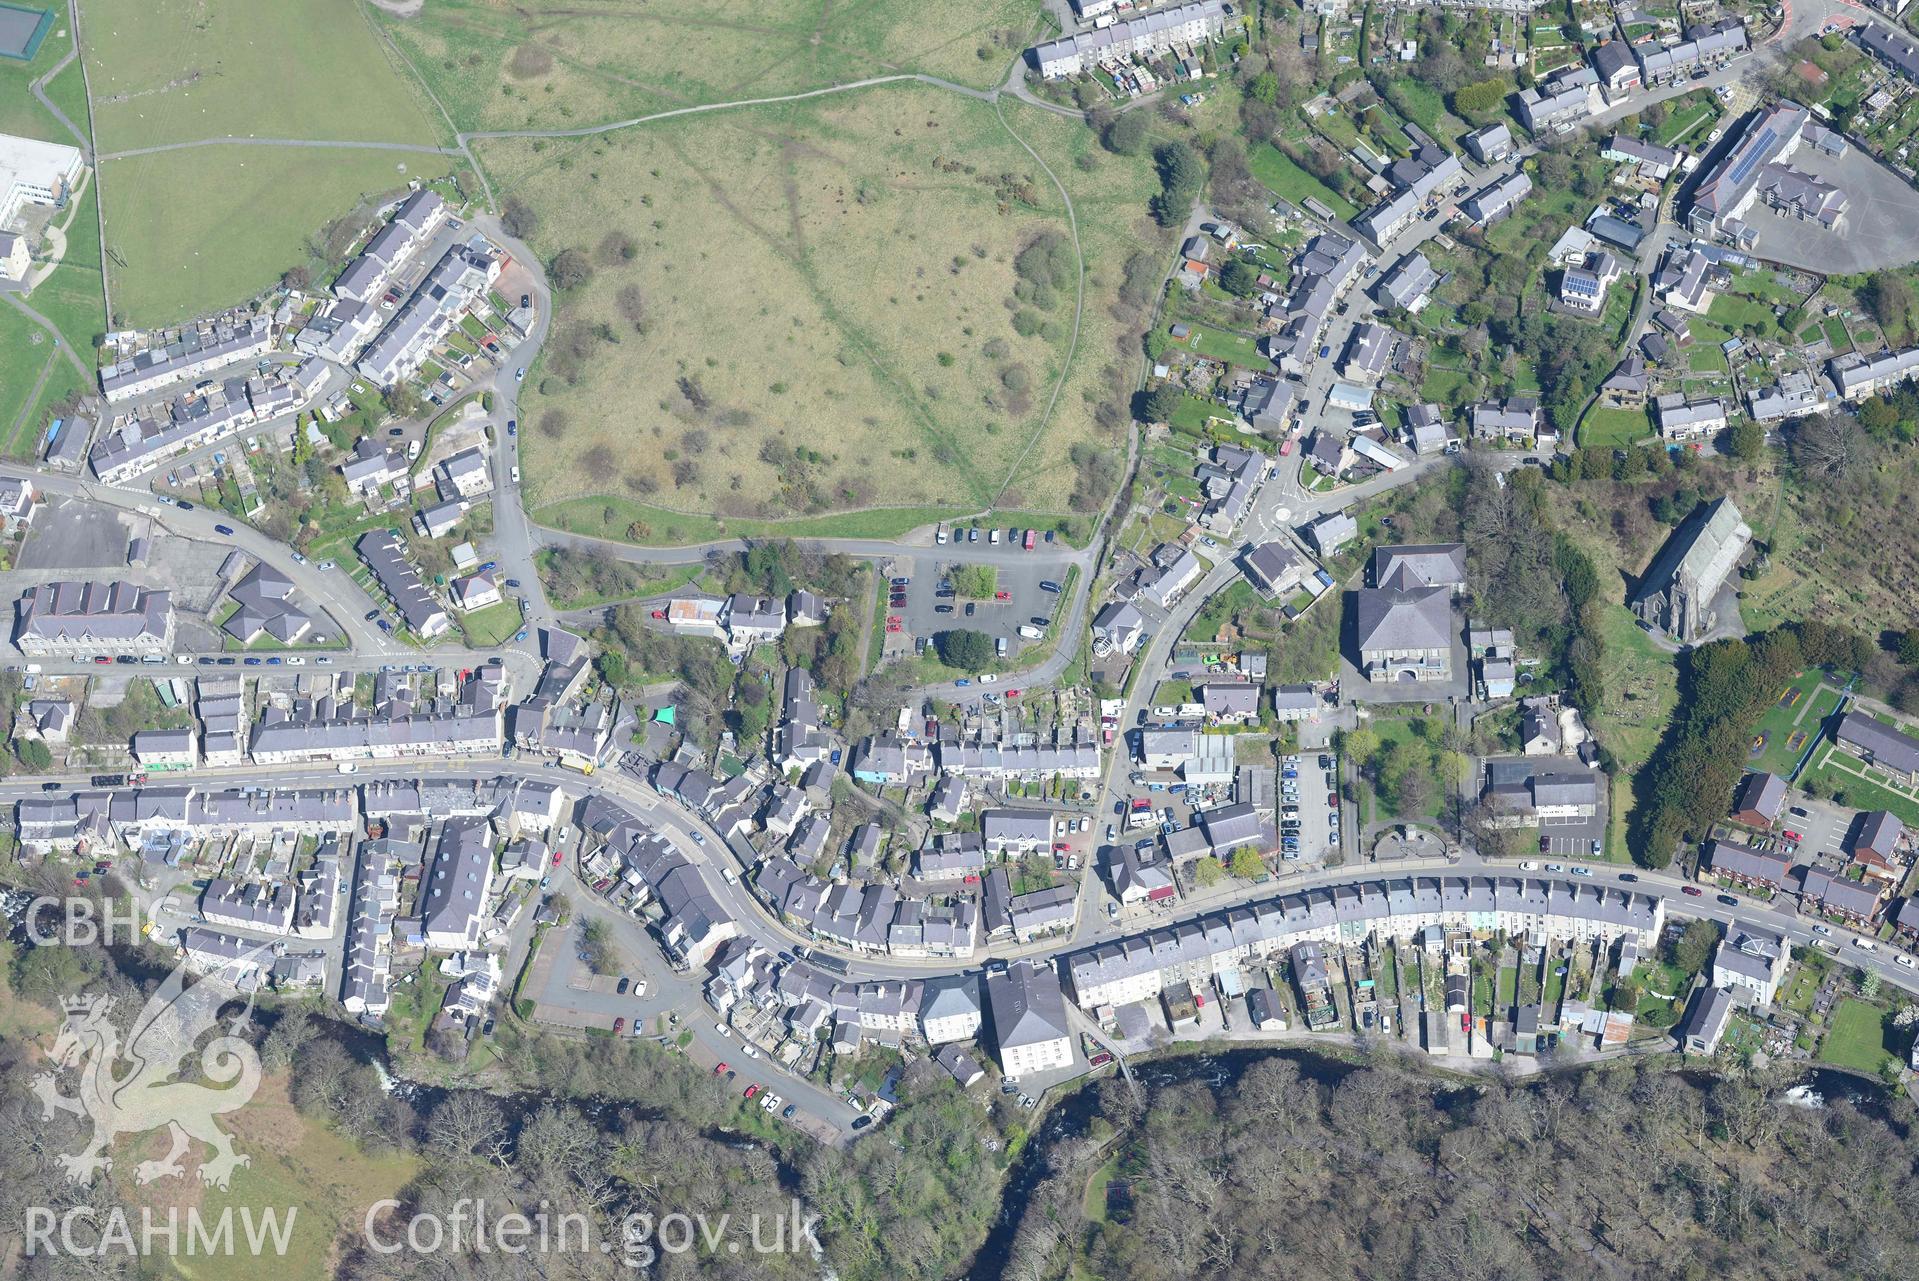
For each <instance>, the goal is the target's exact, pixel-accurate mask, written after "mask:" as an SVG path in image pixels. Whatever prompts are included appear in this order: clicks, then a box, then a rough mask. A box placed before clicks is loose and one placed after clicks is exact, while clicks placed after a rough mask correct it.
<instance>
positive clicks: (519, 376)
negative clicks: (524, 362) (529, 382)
mask: <svg viewBox="0 0 1919 1281" xmlns="http://www.w3.org/2000/svg"><path fill="white" fill-rule="evenodd" d="M513 381H514V382H516V383H517V382H525V381H526V370H524V369H516V370H514V371H513Z"/></svg>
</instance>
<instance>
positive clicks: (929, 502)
mask: <svg viewBox="0 0 1919 1281" xmlns="http://www.w3.org/2000/svg"><path fill="white" fill-rule="evenodd" d="M1009 119H1011V120H1013V123H1014V124H1015V126H1016V127H1018V128H1020V129H1021V130H1022V131H1025V132H1026V133H1027V136H1028V137H1029V139H1030V140H1031V141H1032V142H1033V145H1034V146H1035V147H1036V148H1037V149H1039V150H1040V152H1041V154H1042V155H1045V156H1047V158H1048V163H1049V164H1050V165H1051V167H1052V168H1053V170H1054V171H1055V172H1057V173H1060V174H1062V175H1063V176H1065V177H1066V179H1067V180H1068V181H1069V182H1070V183H1072V189H1073V193H1074V197H1075V204H1076V206H1077V208H1078V213H1079V218H1080V230H1081V233H1082V237H1083V239H1084V240H1085V242H1086V250H1087V257H1088V266H1089V274H1090V276H1091V277H1092V278H1093V279H1092V282H1091V283H1089V290H1088V299H1087V313H1086V321H1085V326H1084V332H1083V333H1082V335H1081V341H1080V345H1079V355H1078V358H1077V359H1076V361H1075V362H1074V366H1073V368H1072V369H1071V370H1070V371H1069V370H1068V369H1067V353H1068V349H1069V346H1070V340H1071V335H1072V326H1073V297H1072V285H1071V271H1070V266H1071V259H1070V237H1069V234H1068V226H1067V220H1066V213H1065V207H1064V205H1063V203H1062V201H1061V200H1060V196H1059V193H1058V191H1057V190H1056V189H1055V188H1054V186H1053V183H1052V181H1051V180H1050V179H1049V178H1048V177H1047V176H1046V174H1045V172H1044V171H1043V170H1041V169H1040V168H1039V167H1038V166H1036V165H1035V164H1034V162H1033V159H1032V157H1031V156H1029V155H1028V154H1027V153H1026V152H1025V151H1024V150H1023V149H1021V148H1020V146H1019V145H1018V143H1017V142H1016V141H1015V140H1014V139H1013V138H1012V137H1011V136H1010V135H1009V134H1008V133H1007V131H1006V130H1005V128H1003V127H1002V125H1001V124H1000V122H999V120H998V119H997V117H996V116H995V113H994V111H993V109H992V108H991V107H990V106H988V105H987V104H984V103H981V102H977V101H974V100H970V99H966V98H962V97H960V96H958V95H955V94H952V93H950V92H945V91H937V90H933V89H927V88H920V87H916V86H887V87H883V88H878V89H873V90H870V91H865V92H861V93H856V94H850V95H846V96H843V97H833V98H827V99H819V100H815V101H811V102H808V103H804V104H789V105H783V106H779V107H772V108H756V109H752V110H750V111H742V112H728V113H724V114H719V115H711V116H703V117H695V118H691V119H686V120H676V121H671V122H665V123H663V124H661V125H658V126H645V127H642V128H638V129H633V130H627V131H622V132H619V133H615V134H610V135H605V136H602V137H599V138H595V139H592V140H589V141H586V142H579V143H570V144H564V145H562V144H553V143H546V144H542V143H537V142H526V141H521V140H511V141H504V142H491V143H487V144H484V146H483V149H482V151H481V157H480V158H481V161H482V163H483V164H485V165H487V167H488V168H489V169H490V171H491V172H492V173H493V174H494V177H495V180H496V184H497V185H498V187H499V188H500V189H501V190H502V192H503V194H504V195H506V196H508V197H510V198H513V199H517V200H522V201H525V202H526V203H527V204H529V205H530V206H532V207H533V208H534V209H535V210H536V212H537V214H538V216H539V230H538V232H537V235H536V237H535V248H536V250H537V251H538V252H540V253H541V254H542V256H545V257H549V258H550V257H552V256H553V255H555V254H558V253H560V252H562V251H564V250H568V249H579V250H582V251H584V252H585V253H587V254H588V255H590V256H591V257H592V259H593V261H594V262H595V264H596V265H595V266H594V268H593V272H592V276H591V279H590V280H589V281H588V282H587V283H586V284H584V285H581V286H579V287H577V288H575V289H573V290H571V291H569V292H567V293H565V294H563V295H561V297H560V301H559V304H558V309H557V316H556V322H555V333H554V336H553V337H552V339H551V340H550V341H549V342H548V344H547V350H546V352H545V353H544V354H543V355H542V358H541V363H540V365H539V367H538V368H536V369H535V370H534V371H533V372H532V374H530V375H529V377H528V380H527V384H528V388H529V395H528V397H527V399H526V402H525V403H524V405H523V410H524V413H523V420H524V425H523V427H522V432H521V436H522V445H523V449H524V457H525V466H526V468H527V482H528V488H529V490H530V491H531V494H532V502H533V505H534V508H535V514H536V517H537V518H539V519H541V520H544V521H548V522H551V523H554V524H562V525H565V526H566V527H570V528H577V529H581V530H582V532H591V533H596V534H605V535H609V536H614V537H630V538H633V539H635V540H637V541H642V542H647V541H672V542H682V541H689V540H693V539H697V538H700V537H716V536H721V535H723V534H725V533H727V532H728V531H729V526H728V524H727V522H729V521H734V522H739V524H738V526H737V528H738V529H744V528H748V527H754V526H758V525H760V524H762V523H763V522H766V521H769V520H772V521H783V520H792V519H796V518H808V517H812V518H817V517H820V516H823V515H826V514H827V513H831V512H835V511H857V512H865V511H867V509H873V508H916V509H923V510H922V511H921V512H914V513H907V514H904V515H903V516H902V519H907V520H909V521H910V523H913V524H918V523H925V522H926V521H928V520H931V519H937V518H938V517H939V515H941V514H943V513H946V514H950V513H951V512H953V511H964V510H977V509H979V508H983V507H987V506H990V505H993V504H994V503H996V502H998V503H1000V504H1001V505H1003V506H1005V507H1008V508H1020V509H1026V510H1031V511H1038V512H1051V513H1060V514H1064V513H1065V512H1066V511H1067V506H1068V498H1069V496H1070V494H1071V492H1072V490H1073V488H1074V483H1075V476H1076V472H1075V468H1074V465H1073V463H1072V462H1071V461H1070V459H1069V454H1070V452H1071V446H1072V445H1073V444H1074V443H1075V442H1077V441H1086V440H1090V439H1091V438H1092V437H1093V434H1094V426H1093V416H1092V409H1093V403H1092V402H1091V401H1089V400H1088V396H1089V395H1090V396H1092V397H1095V398H1097V396H1098V395H1099V394H1100V388H1099V385H1098V378H1097V375H1096V374H1095V373H1093V372H1089V371H1097V370H1098V369H1099V367H1100V364H1101V363H1102V362H1105V363H1110V362H1111V360H1112V359H1113V353H1114V350H1115V348H1114V345H1113V344H1114V338H1115V326H1116V322H1114V321H1113V320H1112V319H1111V318H1110V317H1109V316H1108V315H1107V314H1106V310H1107V308H1109V307H1110V306H1111V304H1112V300H1113V297H1114V296H1115V293H1116V290H1117V287H1118V282H1119V278H1120V274H1121V272H1120V269H1121V267H1122V265H1123V263H1124V261H1125V253H1126V251H1127V248H1128V245H1129V244H1131V243H1136V242H1133V241H1132V239H1131V237H1132V232H1131V230H1130V224H1131V222H1132V221H1134V220H1136V219H1137V218H1138V217H1139V215H1140V212H1141V205H1140V200H1139V195H1138V193H1139V191H1141V190H1143V189H1145V188H1144V186H1143V181H1144V179H1143V174H1142V172H1141V167H1140V164H1139V163H1136V162H1132V161H1120V160H1117V159H1110V163H1102V162H1100V161H1095V162H1094V165H1093V168H1092V169H1091V170H1082V169H1076V168H1075V167H1074V164H1073V159H1074V156H1073V151H1074V148H1075V147H1077V146H1079V145H1081V143H1082V142H1083V141H1090V138H1089V137H1088V134H1087V131H1086V130H1085V129H1084V128H1083V127H1080V126H1068V125H1064V124H1061V125H1059V126H1057V127H1055V126H1054V125H1053V124H1052V123H1051V120H1052V118H1051V117H1047V116H1044V115H1043V114H1042V113H1039V112H1028V113H1024V114H1021V115H1018V116H1017V117H1015V116H1013V115H1012V113H1010V112H1009ZM1069 131H1070V132H1069ZM1121 223H1124V224H1126V225H1119V224H1121ZM1047 235H1050V236H1053V237H1057V238H1058V240H1059V242H1060V243H1061V244H1062V245H1063V246H1064V248H1063V252H1064V254H1065V255H1066V261H1067V270H1066V272H1065V275H1064V280H1063V287H1062V288H1060V289H1058V290H1056V291H1052V292H1051V294H1050V296H1048V297H1046V298H1044V299H1041V300H1039V301H1037V302H1035V303H1033V304H1030V305H1029V304H1028V303H1018V304H1017V305H1015V299H1014V291H1015V284H1016V273H1015V271H1014V267H1013V259H1014V257H1015V256H1016V255H1017V254H1018V253H1019V252H1020V250H1021V249H1022V248H1023V247H1025V246H1027V245H1029V244H1031V243H1032V242H1033V241H1034V240H1035V238H1038V237H1041V236H1047ZM620 237H624V239H625V241H626V244H625V247H624V250H625V251H622V250H621V248H620V246H619V243H618V238H620ZM1016 320H1017V321H1018V327H1017V328H1016V325H1015V321H1016ZM1022 330H1023V331H1024V332H1022ZM1063 372H1065V373H1067V375H1068V376H1067V381H1066V384H1065V386H1064V387H1063V388H1062V394H1061V395H1060V398H1059V403H1058V407H1057V409H1056V410H1055V412H1054V413H1053V415H1052V416H1051V417H1050V418H1048V417H1047V416H1046V410H1047V406H1048V402H1049V400H1050V398H1051V395H1052V390H1053V388H1054V386H1055V384H1056V383H1057V382H1058V381H1059V379H1060V377H1061V375H1062V373H1063ZM1109 372H1110V371H1109ZM1117 381H1118V380H1117V379H1113V380H1111V382H1110V383H1109V386H1108V388H1107V394H1108V395H1109V396H1110V395H1111V394H1112V392H1111V386H1112V385H1113V384H1116V383H1117ZM1106 443H1107V445H1108V446H1109V447H1110V446H1112V445H1114V444H1116V443H1117V442H1116V441H1115V440H1108V441H1107V442H1106ZM1009 481H1010V483H1009ZM646 509H654V514H652V515H649V514H648V511H647V510H646ZM609 511H611V512H613V513H614V514H613V515H612V516H610V517H609V516H608V515H607V514H606V513H607V512H609ZM692 512H698V513H703V514H704V515H703V516H702V517H700V518H692V519H687V518H684V517H681V516H679V515H678V513H692ZM870 514H871V515H874V516H878V515H880V513H870ZM628 515H630V516H631V517H632V519H631V520H630V521H626V523H625V524H621V521H622V520H623V519H624V518H625V517H627V516H628ZM712 518H717V519H712ZM862 523H866V522H864V521H862ZM884 523H887V524H889V525H890V524H892V523H894V522H892V521H891V520H890V519H889V520H887V521H885V522H884ZM628 526H631V527H630V528H629V527H628Z"/></svg>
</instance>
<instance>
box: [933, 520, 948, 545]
mask: <svg viewBox="0 0 1919 1281" xmlns="http://www.w3.org/2000/svg"><path fill="white" fill-rule="evenodd" d="M933 537H934V538H935V539H936V540H938V542H939V545H940V546H941V547H944V546H946V526H944V525H941V526H939V528H938V530H937V532H935V533H934V535H933Z"/></svg>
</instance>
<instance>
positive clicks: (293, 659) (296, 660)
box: [287, 654, 307, 667]
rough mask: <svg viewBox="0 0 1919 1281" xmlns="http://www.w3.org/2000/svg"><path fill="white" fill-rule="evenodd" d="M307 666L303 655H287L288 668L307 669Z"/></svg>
mask: <svg viewBox="0 0 1919 1281" xmlns="http://www.w3.org/2000/svg"><path fill="white" fill-rule="evenodd" d="M306 665H307V661H306V659H305V658H304V657H302V656H301V655H299V654H289V655H287V666H288V667H305V666H306Z"/></svg>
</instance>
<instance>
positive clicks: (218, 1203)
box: [113, 1074, 419, 1281]
mask: <svg viewBox="0 0 1919 1281" xmlns="http://www.w3.org/2000/svg"><path fill="white" fill-rule="evenodd" d="M221 1127H222V1128H223V1129H225V1130H227V1131H228V1132H229V1133H231V1134H232V1135H233V1140H234V1147H235V1149H236V1150H237V1151H240V1152H244V1153H245V1154H246V1155H247V1156H248V1157H249V1158H251V1162H250V1164H248V1165H246V1166H244V1167H242V1168H241V1169H239V1170H237V1171H235V1172H234V1175H233V1184H232V1187H231V1188H230V1189H229V1190H227V1191H225V1192H222V1191H219V1190H218V1189H214V1188H205V1187H203V1186H202V1185H201V1183H200V1182H199V1180H198V1179H197V1178H196V1177H195V1169H196V1167H195V1165H194V1162H195V1161H196V1160H200V1159H204V1157H205V1155H206V1153H205V1150H204V1149H203V1148H200V1147H198V1146H197V1145H196V1147H195V1148H194V1150H193V1151H192V1152H191V1153H190V1154H189V1155H188V1156H187V1157H186V1158H184V1164H185V1166H186V1173H185V1174H184V1175H183V1176H180V1177H177V1178H171V1179H164V1180H160V1181H158V1182H155V1183H152V1184H149V1185H147V1186H145V1187H140V1186H138V1185H137V1184H135V1182H134V1179H133V1169H134V1164H135V1161H136V1159H138V1158H145V1157H148V1156H156V1157H157V1156H159V1155H162V1154H163V1153H164V1152H165V1151H166V1143H167V1140H166V1132H165V1131H164V1130H160V1131H149V1132H148V1133H146V1134H144V1135H141V1136H140V1137H139V1138H138V1139H135V1140H133V1141H132V1142H131V1143H130V1144H128V1145H127V1148H128V1150H127V1151H126V1152H125V1153H124V1154H122V1153H116V1154H115V1156H116V1159H115V1161H114V1166H113V1179H114V1184H115V1187H116V1190H117V1191H118V1192H119V1193H120V1194H121V1195H122V1196H124V1197H125V1198H126V1199H127V1201H128V1203H129V1204H130V1205H145V1206H151V1207H153V1209H154V1211H155V1213H156V1217H157V1218H159V1220H160V1221H162V1222H164V1216H165V1214H166V1210H167V1208H168V1207H169V1206H171V1207H175V1208H178V1209H179V1210H181V1211H182V1217H183V1218H184V1211H185V1209H186V1208H187V1207H188V1206H197V1207H198V1209H199V1213H200V1215H201V1218H202V1221H203V1222H207V1223H212V1222H214V1221H216V1220H217V1219H218V1217H219V1215H220V1213H221V1211H222V1210H224V1209H226V1208H229V1207H231V1208H232V1209H233V1211H234V1236H235V1239H236V1241H240V1240H243V1234H242V1227H241V1225H242V1220H241V1218H240V1214H241V1211H242V1209H243V1208H244V1209H245V1210H247V1211H250V1212H251V1213H252V1214H253V1215H254V1216H255V1222H258V1221H259V1216H260V1214H261V1213H262V1211H264V1210H266V1209H267V1208H268V1207H271V1208H272V1209H273V1210H275V1211H277V1212H278V1213H279V1215H280V1216H281V1218H280V1222H281V1223H283V1224H284V1223H285V1222H286V1221H287V1218H288V1211H289V1210H290V1209H295V1208H296V1207H297V1210H296V1212H295V1213H294V1214H293V1215H292V1216H291V1217H292V1220H293V1223H292V1231H291V1232H290V1234H289V1239H288V1245H287V1249H286V1252H285V1255H284V1256H283V1257H274V1256H273V1255H271V1254H269V1255H268V1256H267V1257H269V1258H273V1268H272V1275H273V1276H274V1277H276V1278H279V1281H321V1278H325V1277H328V1276H331V1275H332V1273H333V1266H334V1263H335V1261H336V1260H335V1249H336V1242H338V1241H340V1240H342V1239H357V1238H358V1234H359V1232H360V1225H361V1223H362V1221H363V1220H364V1219H365V1217H366V1215H367V1212H368V1207H369V1206H371V1205H373V1204H374V1203H375V1202H376V1201H380V1200H383V1199H385V1198H388V1197H392V1196H395V1195H397V1194H398V1193H399V1191H400V1189H401V1188H403V1187H405V1186H406V1184H407V1183H408V1182H409V1181H410V1180H411V1179H412V1178H413V1177H414V1175H416V1174H417V1173H418V1172H419V1163H418V1162H417V1161H416V1160H415V1158H413V1157H412V1156H410V1155H406V1154H404V1153H391V1154H386V1155H381V1156H373V1155H369V1154H367V1153H365V1152H362V1151H361V1150H360V1149H359V1148H358V1147H357V1146H356V1145H355V1144H354V1143H353V1142H352V1141H351V1140H350V1139H347V1138H344V1137H342V1136H341V1135H339V1134H336V1133H335V1132H334V1131H332V1130H330V1129H328V1128H327V1127H325V1126H323V1125H321V1124H319V1123H318V1122H316V1121H314V1120H313V1119H311V1118H310V1117H306V1116H303V1115H301V1114H300V1113H299V1112H298V1111H296V1110H295V1109H294V1107H293V1104H292V1103H291V1102H290V1101H289V1100H288V1098H287V1082H286V1077H285V1076H284V1075H277V1074H276V1075H273V1076H269V1077H266V1078H265V1079H264V1080H263V1081H261V1083H260V1090H259V1093H257V1094H256V1095H254V1097H253V1100H252V1102H250V1103H248V1104H247V1105H246V1106H245V1107H243V1108H240V1109H239V1110H237V1111H234V1112H231V1113H228V1114H227V1115H225V1116H223V1117H222V1118H221ZM135 1222H138V1220H137V1218H136V1219H135ZM271 1248H272V1247H270V1246H269V1247H268V1249H269V1250H271ZM192 1264H193V1267H192V1270H191V1272H189V1273H187V1274H186V1275H190V1276H192V1277H194V1278H196V1279H197V1281H227V1278H232V1281H251V1279H252V1278H257V1277H259V1276H261V1275H262V1267H261V1262H260V1259H259V1258H258V1257H256V1256H255V1255H253V1254H251V1253H250V1252H249V1251H248V1250H247V1249H246V1248H244V1246H242V1247H241V1248H237V1249H235V1250H233V1251H231V1252H229V1253H227V1254H221V1253H219V1252H217V1251H216V1252H212V1253H210V1254H208V1255H207V1256H206V1257H204V1258H196V1259H194V1260H192Z"/></svg>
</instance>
